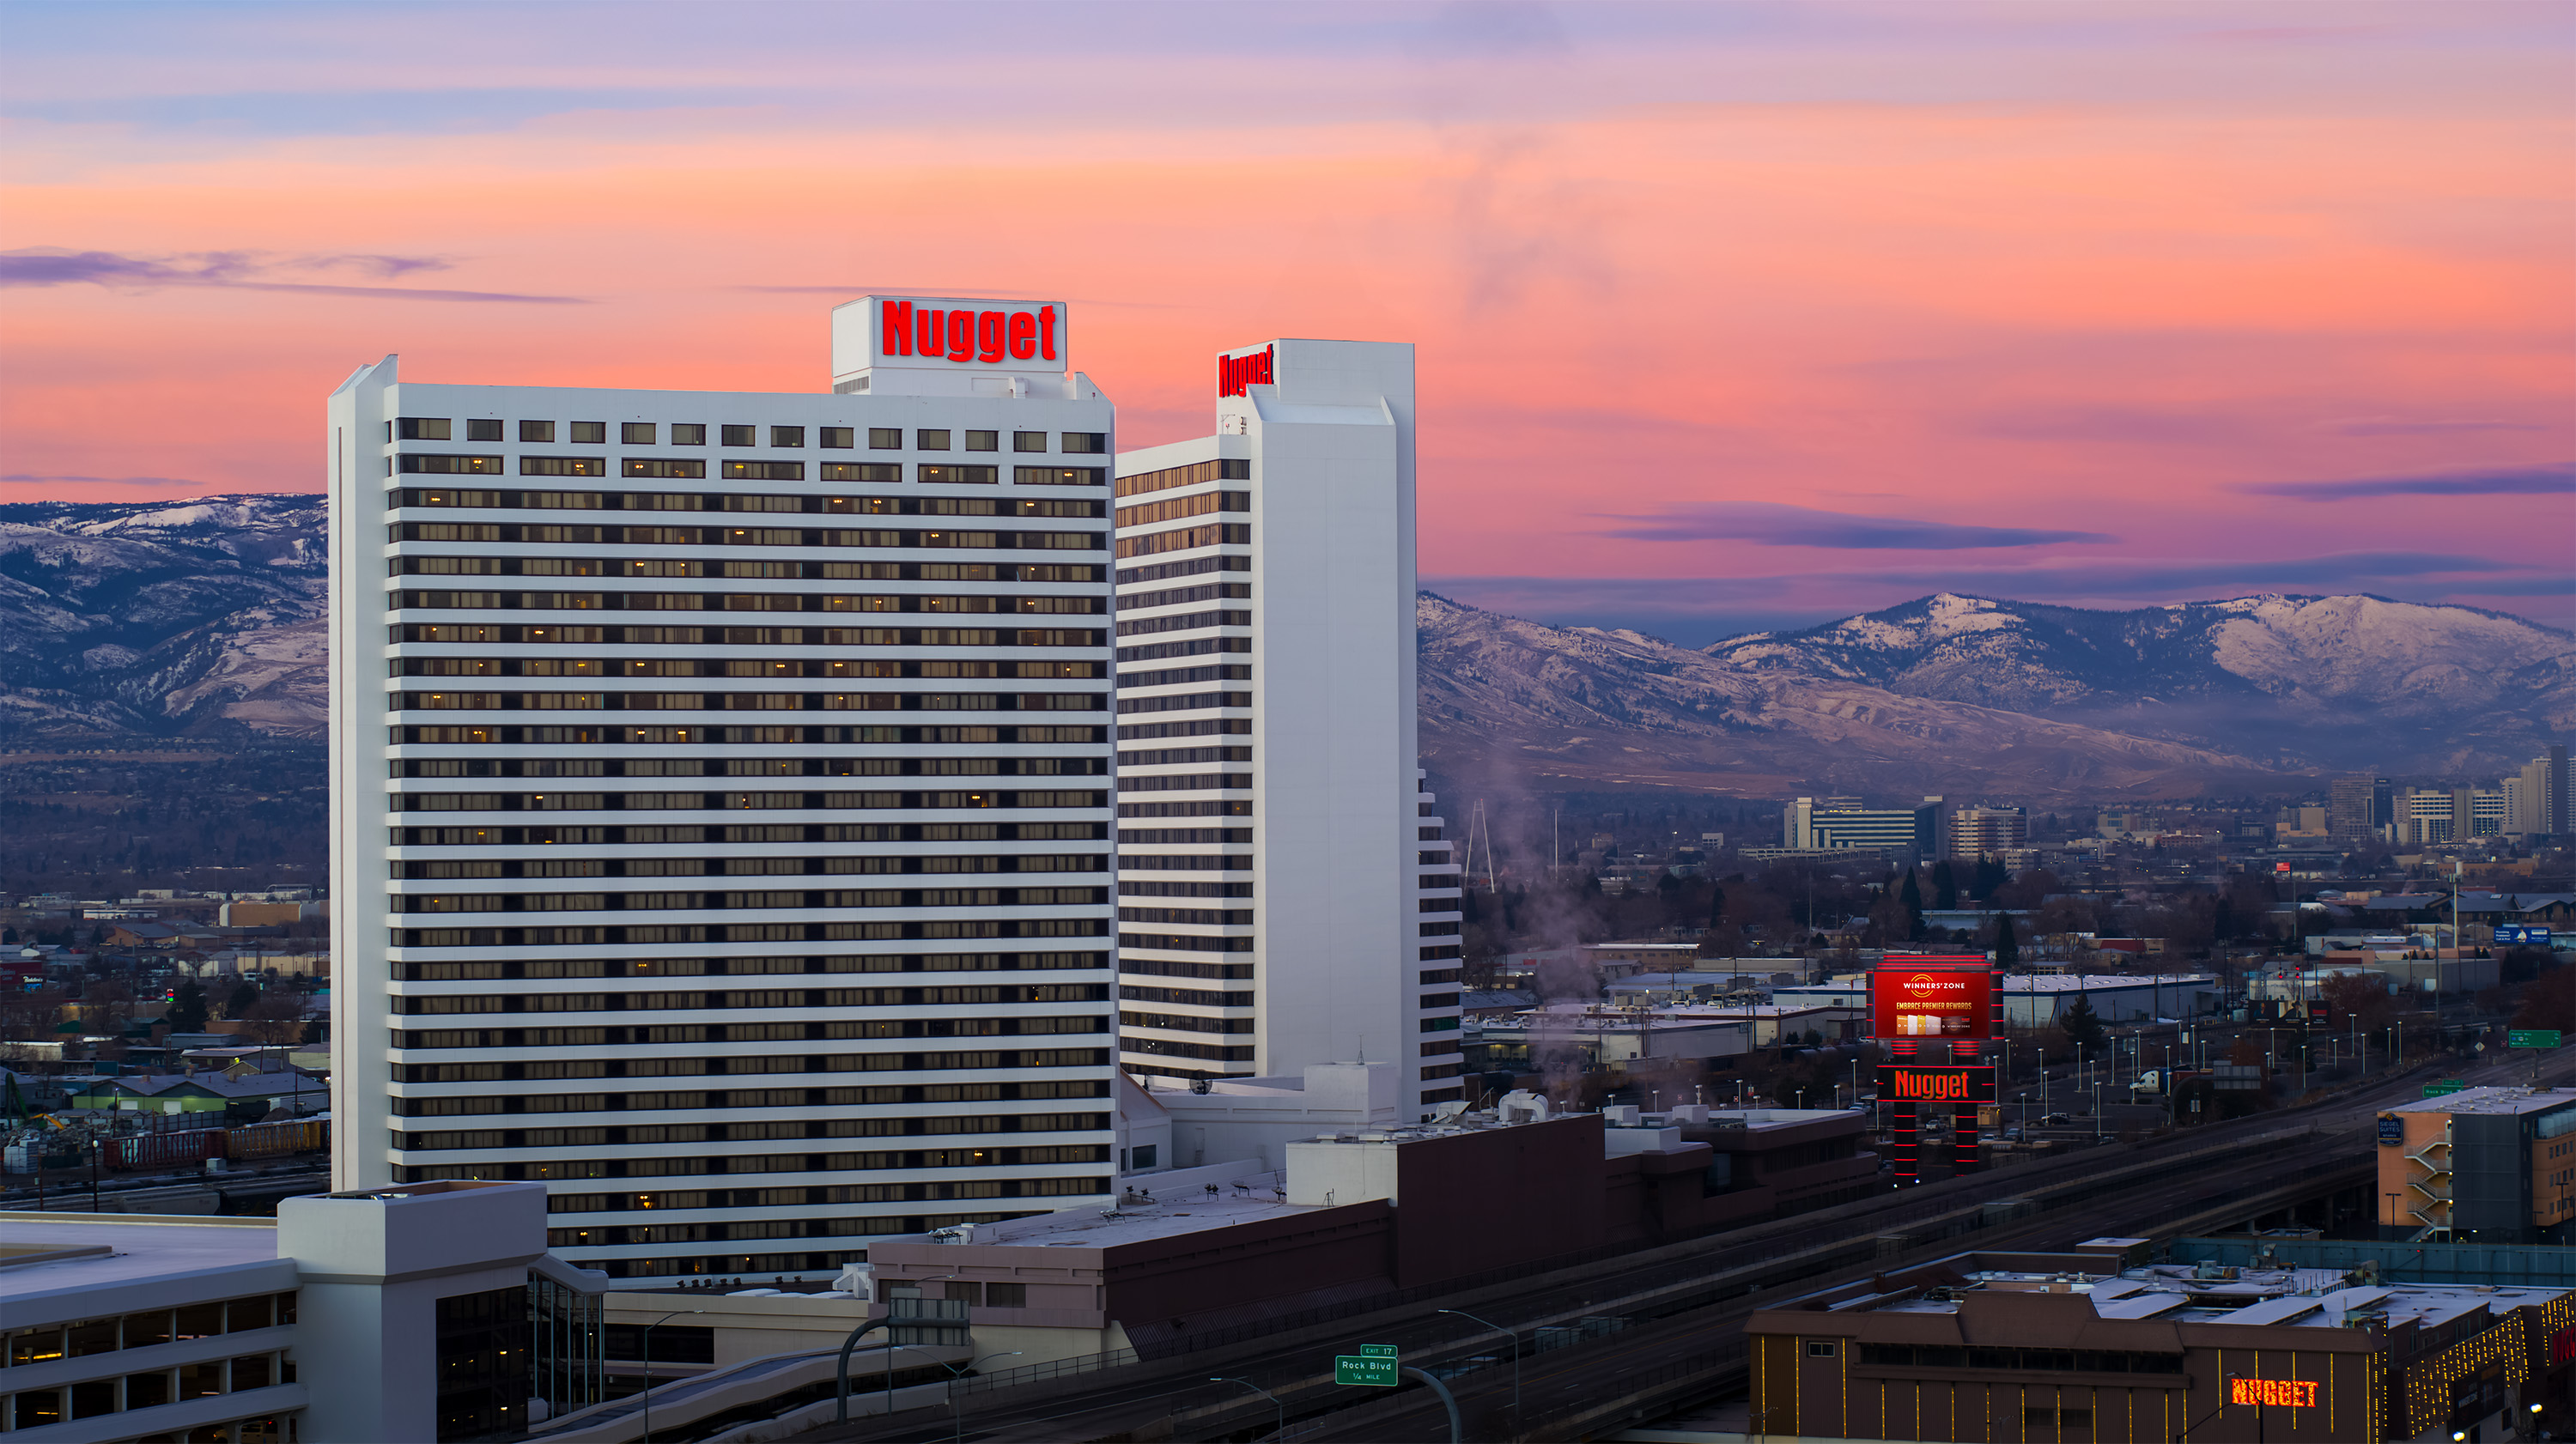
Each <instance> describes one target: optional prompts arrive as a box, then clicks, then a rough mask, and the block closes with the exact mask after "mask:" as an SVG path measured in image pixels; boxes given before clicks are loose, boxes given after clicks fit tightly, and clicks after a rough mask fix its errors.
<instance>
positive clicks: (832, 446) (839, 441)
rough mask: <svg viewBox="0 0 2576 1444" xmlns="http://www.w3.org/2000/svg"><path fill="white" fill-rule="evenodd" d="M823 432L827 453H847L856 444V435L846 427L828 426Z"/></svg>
mask: <svg viewBox="0 0 2576 1444" xmlns="http://www.w3.org/2000/svg"><path fill="white" fill-rule="evenodd" d="M822 432H823V436H822V446H823V449H824V450H826V451H847V450H849V449H850V447H851V446H852V445H853V444H854V434H853V433H852V431H851V430H850V428H848V427H846V426H826V427H823V428H822Z"/></svg>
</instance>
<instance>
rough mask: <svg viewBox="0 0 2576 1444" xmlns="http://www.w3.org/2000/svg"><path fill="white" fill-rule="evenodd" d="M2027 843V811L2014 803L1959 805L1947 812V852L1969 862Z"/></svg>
mask: <svg viewBox="0 0 2576 1444" xmlns="http://www.w3.org/2000/svg"><path fill="white" fill-rule="evenodd" d="M2028 846H2030V814H2029V813H2027V812H2025V811H2023V810H2022V809H2021V808H2018V807H1962V808H1959V809H1958V810H1956V811H1954V812H1952V813H1951V814H1950V855H1951V856H1952V857H1956V858H1965V859H1967V860H1969V861H1971V862H1973V861H1975V860H1976V859H1978V858H1983V857H1997V858H1999V857H2002V856H2003V855H2005V854H2006V853H2010V852H2013V851H2015V850H2017V849H2020V848H2025V847H2028Z"/></svg>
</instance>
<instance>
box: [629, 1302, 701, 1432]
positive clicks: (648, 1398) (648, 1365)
mask: <svg viewBox="0 0 2576 1444" xmlns="http://www.w3.org/2000/svg"><path fill="white" fill-rule="evenodd" d="M705 1312H706V1310H704V1309H673V1310H672V1311H670V1312H669V1313H667V1314H664V1315H663V1316H662V1317H660V1318H658V1319H655V1320H654V1321H653V1322H651V1323H649V1324H646V1325H645V1326H644V1347H643V1349H642V1350H641V1352H642V1354H643V1355H644V1444H653V1331H654V1330H655V1329H658V1328H660V1327H662V1326H663V1325H664V1324H667V1323H669V1322H670V1321H671V1320H673V1319H676V1318H678V1317H679V1316H680V1315H682V1314H703V1313H705Z"/></svg>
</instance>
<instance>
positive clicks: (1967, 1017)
mask: <svg viewBox="0 0 2576 1444" xmlns="http://www.w3.org/2000/svg"><path fill="white" fill-rule="evenodd" d="M1869 991H1870V1016H1871V1022H1872V1024H1873V1026H1874V1029H1875V1031H1876V1032H1877V1034H1878V1036H1879V1037H1881V1038H1949V1039H1960V1038H1985V1037H1989V1036H1992V1034H1993V1031H1994V1009H1995V995H1994V972H1993V964H1991V963H1988V962H1987V961H1986V960H1985V958H1984V957H1983V956H1981V955H1970V954H1957V955H1953V954H1937V955H1929V956H1922V957H1891V958H1888V959H1886V960H1885V961H1883V962H1881V963H1880V964H1879V965H1878V967H1877V968H1875V969H1873V970H1872V971H1871V973H1870V976H1869Z"/></svg>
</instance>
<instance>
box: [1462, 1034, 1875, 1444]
mask: <svg viewBox="0 0 2576 1444" xmlns="http://www.w3.org/2000/svg"><path fill="white" fill-rule="evenodd" d="M1854 1066H1855V1067H1857V1066H1858V1065H1857V1064H1855V1065H1854ZM1853 1096H1854V1097H1858V1096H1859V1095H1858V1094H1857V1093H1855V1094H1854V1095H1853ZM1440 1312H1442V1313H1444V1314H1456V1315H1457V1316H1458V1317H1460V1318H1462V1319H1475V1321H1476V1322H1477V1323H1480V1324H1483V1325H1484V1326H1485V1327H1486V1328H1489V1329H1494V1330H1497V1331H1499V1332H1502V1333H1507V1334H1510V1335H1511V1336H1512V1429H1513V1431H1514V1432H1518V1431H1519V1429H1520V1425H1521V1332H1520V1330H1518V1329H1506V1328H1504V1327H1503V1326H1502V1325H1500V1324H1497V1323H1495V1322H1493V1321H1492V1320H1490V1319H1478V1318H1476V1316H1475V1315H1474V1314H1471V1313H1469V1312H1467V1311H1466V1310H1465V1309H1442V1310H1441V1311H1440Z"/></svg>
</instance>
